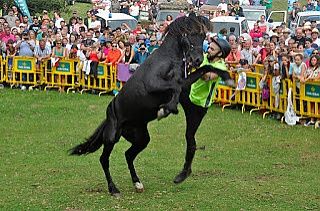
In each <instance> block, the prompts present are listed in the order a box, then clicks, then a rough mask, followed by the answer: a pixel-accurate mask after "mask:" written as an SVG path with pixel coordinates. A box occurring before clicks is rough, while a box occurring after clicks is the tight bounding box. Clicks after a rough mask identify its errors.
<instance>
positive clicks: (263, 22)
mask: <svg viewBox="0 0 320 211" xmlns="http://www.w3.org/2000/svg"><path fill="white" fill-rule="evenodd" d="M258 25H259V28H260V31H261V32H262V33H264V32H268V31H269V28H268V23H267V21H266V16H265V15H261V16H260V20H259V22H258Z"/></svg>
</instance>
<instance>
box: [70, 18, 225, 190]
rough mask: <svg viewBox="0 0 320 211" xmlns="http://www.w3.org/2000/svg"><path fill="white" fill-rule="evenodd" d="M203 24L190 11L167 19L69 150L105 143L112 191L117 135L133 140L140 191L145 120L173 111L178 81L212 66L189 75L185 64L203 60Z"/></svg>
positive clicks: (130, 156) (130, 157) (130, 153)
mask: <svg viewBox="0 0 320 211" xmlns="http://www.w3.org/2000/svg"><path fill="white" fill-rule="evenodd" d="M208 30H212V28H211V23H210V21H209V20H208V19H207V18H204V17H202V16H195V15H194V14H190V15H189V16H188V17H181V18H178V19H176V20H175V21H174V22H172V23H171V24H170V25H169V26H168V27H167V30H166V36H165V38H164V41H163V44H162V45H161V47H160V48H159V49H157V50H156V51H155V52H154V53H152V54H151V55H150V56H149V57H148V59H147V60H146V61H145V62H144V63H143V64H142V65H141V66H140V67H139V68H138V69H137V70H136V72H135V73H134V74H133V76H132V77H131V78H130V79H129V80H128V81H127V83H126V84H125V85H124V87H123V88H122V89H121V91H120V92H119V94H118V95H117V96H116V97H115V98H114V99H113V100H112V101H111V102H110V104H109V105H108V108H107V118H106V119H105V120H104V121H103V122H102V123H101V125H100V126H99V127H98V128H97V129H96V131H95V132H94V134H93V135H92V136H91V137H90V138H89V139H87V141H86V142H84V143H82V144H80V145H78V146H76V147H75V148H73V149H72V150H71V153H70V154H72V155H83V154H88V153H92V152H95V151H96V150H98V149H99V148H100V147H101V146H102V145H104V148H103V152H102V155H101V157H100V163H101V165H102V168H103V170H104V173H105V176H106V179H107V182H108V189H109V192H110V193H111V194H112V195H114V196H118V195H119V194H120V191H119V190H118V188H117V187H116V185H115V184H114V182H113V181H112V177H111V174H110V171H109V157H110V154H111V152H112V150H113V147H114V145H115V144H116V143H117V142H118V141H119V139H120V137H121V136H122V137H124V138H125V139H126V140H127V141H129V142H130V143H131V144H132V145H131V147H130V148H129V149H128V150H127V151H126V152H125V157H126V161H127V164H128V168H129V170H130V174H131V178H132V181H133V183H134V185H135V188H136V190H137V191H138V192H139V191H143V185H142V183H141V182H140V179H139V177H138V176H137V174H136V171H135V168H134V164H133V161H134V160H135V158H136V156H137V155H138V154H139V153H140V152H141V151H142V150H144V149H145V148H146V147H147V145H148V143H149V141H150V137H149V133H148V129H147V124H148V123H149V122H150V121H152V120H154V119H156V118H162V117H164V116H167V115H168V114H170V113H177V112H178V109H177V105H178V102H179V96H180V93H181V90H182V87H184V86H188V84H189V83H192V82H193V81H195V80H196V79H197V78H199V77H201V76H202V75H203V74H204V73H205V72H207V71H217V70H215V69H214V68H211V67H210V66H204V67H201V68H199V69H197V70H196V71H195V72H193V73H191V74H189V76H188V71H187V66H194V67H197V66H199V65H200V64H201V63H202V61H203V50H202V46H203V41H204V39H205V35H206V32H207V31H208ZM217 73H218V74H219V75H221V77H222V78H223V79H225V80H228V79H230V77H229V75H228V74H225V73H223V71H222V72H221V71H220V72H219V71H217ZM187 76H188V78H187Z"/></svg>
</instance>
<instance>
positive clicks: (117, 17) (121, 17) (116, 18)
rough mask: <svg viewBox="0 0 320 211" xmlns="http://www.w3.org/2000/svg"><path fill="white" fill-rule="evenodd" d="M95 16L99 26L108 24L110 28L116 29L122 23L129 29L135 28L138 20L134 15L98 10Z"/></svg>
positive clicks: (102, 26)
mask: <svg viewBox="0 0 320 211" xmlns="http://www.w3.org/2000/svg"><path fill="white" fill-rule="evenodd" d="M96 16H97V17H98V19H99V20H100V21H101V28H104V27H106V26H110V27H111V29H116V28H117V27H120V26H121V24H122V23H126V24H127V25H128V26H129V27H130V28H131V29H135V28H136V27H137V24H138V21H137V20H136V19H135V18H134V17H132V16H130V15H127V14H124V13H109V12H106V11H104V10H99V12H98V13H97V14H96Z"/></svg>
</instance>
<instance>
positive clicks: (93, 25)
mask: <svg viewBox="0 0 320 211" xmlns="http://www.w3.org/2000/svg"><path fill="white" fill-rule="evenodd" d="M88 28H91V29H93V30H94V31H100V29H101V22H100V21H99V20H97V16H96V15H95V14H92V15H91V23H90V24H89V27H88Z"/></svg>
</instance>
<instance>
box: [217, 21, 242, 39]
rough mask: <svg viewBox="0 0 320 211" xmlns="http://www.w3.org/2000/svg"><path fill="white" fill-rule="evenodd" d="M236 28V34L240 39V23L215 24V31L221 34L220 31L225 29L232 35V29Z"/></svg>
mask: <svg viewBox="0 0 320 211" xmlns="http://www.w3.org/2000/svg"><path fill="white" fill-rule="evenodd" d="M231 27H234V28H235V29H236V30H235V32H234V34H235V35H236V36H237V37H238V36H239V35H240V28H239V23H231V22H213V28H214V31H215V32H217V33H219V31H220V30H221V29H223V28H225V29H227V31H228V33H227V34H229V33H230V28H231Z"/></svg>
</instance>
